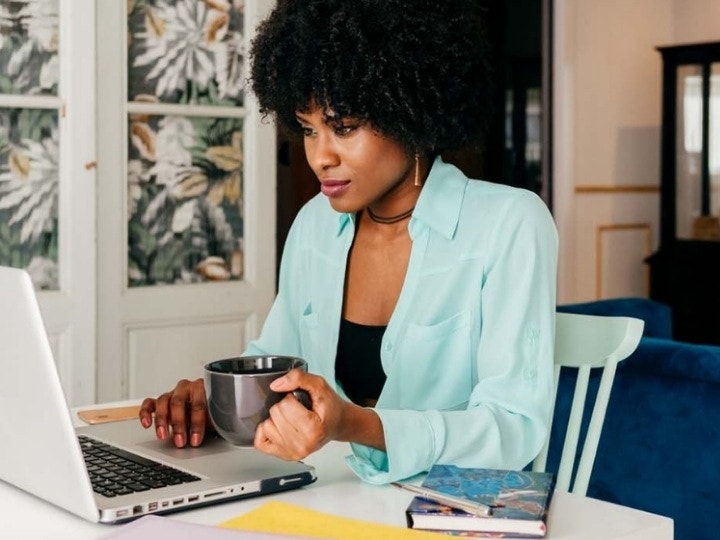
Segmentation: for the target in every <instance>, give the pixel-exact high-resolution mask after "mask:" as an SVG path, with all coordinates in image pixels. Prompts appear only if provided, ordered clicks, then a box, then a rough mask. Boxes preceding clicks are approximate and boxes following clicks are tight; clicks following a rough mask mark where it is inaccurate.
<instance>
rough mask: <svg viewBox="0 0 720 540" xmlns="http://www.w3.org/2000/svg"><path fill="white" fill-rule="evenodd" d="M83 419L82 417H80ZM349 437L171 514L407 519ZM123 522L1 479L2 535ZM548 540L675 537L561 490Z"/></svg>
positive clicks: (72, 534) (211, 520)
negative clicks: (352, 462) (350, 463)
mask: <svg viewBox="0 0 720 540" xmlns="http://www.w3.org/2000/svg"><path fill="white" fill-rule="evenodd" d="M78 423H80V422H79V421H78ZM348 453H349V446H348V445H347V444H344V443H331V444H329V445H327V446H326V447H325V448H323V449H322V450H320V451H319V452H317V453H316V454H314V455H312V456H310V457H309V458H308V459H307V460H306V461H307V462H308V463H310V464H312V465H314V466H315V467H316V468H317V473H318V480H317V482H315V483H314V484H312V485H310V486H306V487H303V488H300V489H297V490H294V491H288V492H284V493H280V494H275V495H268V496H263V497H257V498H252V499H245V500H242V501H237V502H227V503H223V504H218V505H215V506H211V507H207V508H201V509H198V510H189V511H186V512H180V513H177V514H172V515H171V516H169V517H170V519H176V520H182V521H187V522H191V523H202V524H216V523H220V522H222V521H226V520H228V519H230V518H233V517H235V516H238V515H240V514H243V513H245V512H247V511H249V510H252V509H254V508H257V507H258V506H260V505H262V504H264V503H265V502H267V501H269V500H280V501H285V502H288V503H293V504H296V505H300V506H304V507H306V508H311V509H314V510H318V511H322V512H328V513H331V514H335V515H338V516H344V517H352V518H356V519H363V520H367V521H373V522H378V523H384V524H388V525H397V526H400V527H404V526H405V516H404V512H405V508H406V507H407V505H408V503H409V502H410V500H411V499H412V495H411V494H409V493H406V492H404V491H401V490H399V489H397V488H393V487H390V486H372V485H368V484H365V483H363V482H361V481H360V480H359V479H358V478H357V477H356V476H355V475H354V474H353V473H352V472H351V471H350V469H349V468H348V467H347V466H346V465H345V461H344V459H343V457H344V456H345V455H346V454H348ZM117 527H118V525H99V524H95V523H89V522H86V521H83V520H82V519H81V518H78V517H76V516H75V515H73V514H70V513H68V512H66V511H64V510H61V509H60V508H57V507H55V506H53V505H50V504H48V503H45V502H44V501H42V500H40V499H37V498H36V497H34V496H32V495H29V494H27V493H25V492H23V491H20V490H18V489H16V488H14V487H13V486H10V485H8V484H5V483H4V482H2V481H0V537H2V538H8V539H13V540H31V539H32V540H35V539H38V540H39V539H47V538H53V539H58V540H59V539H68V540H70V539H72V540H90V539H98V538H102V537H103V536H105V535H107V534H110V533H111V532H113V531H114V530H116V528H117ZM547 538H548V539H549V540H561V539H563V540H566V539H578V540H610V539H613V538H617V539H620V538H622V539H623V540H671V539H672V538H673V522H672V519H670V518H667V517H662V516H657V515H654V514H649V513H647V512H641V511H639V510H633V509H630V508H626V507H623V506H618V505H615V504H610V503H606V502H603V501H598V500H596V499H590V498H587V497H581V496H578V495H573V494H570V493H563V492H557V493H556V494H555V495H554V497H553V501H552V504H551V507H550V515H549V522H548V536H547Z"/></svg>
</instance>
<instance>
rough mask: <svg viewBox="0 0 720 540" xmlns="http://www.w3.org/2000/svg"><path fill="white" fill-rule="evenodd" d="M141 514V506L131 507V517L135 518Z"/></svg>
mask: <svg viewBox="0 0 720 540" xmlns="http://www.w3.org/2000/svg"><path fill="white" fill-rule="evenodd" d="M141 512H142V505H140V504H136V505H135V506H133V516H137V515H138V514H139V513H141Z"/></svg>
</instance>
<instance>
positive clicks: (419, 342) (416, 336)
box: [397, 311, 475, 410]
mask: <svg viewBox="0 0 720 540" xmlns="http://www.w3.org/2000/svg"><path fill="white" fill-rule="evenodd" d="M472 323H473V320H472V313H471V312H470V311H463V312H460V313H457V314H455V315H453V316H451V317H448V318H446V319H443V320H442V321H440V322H438V323H436V324H431V325H420V324H409V325H408V327H407V332H406V335H405V339H404V340H403V343H402V345H401V349H400V351H398V352H399V354H398V356H397V361H398V366H397V367H398V370H397V372H398V374H399V375H400V377H401V378H402V380H400V381H398V383H399V384H398V387H399V388H400V395H401V398H400V402H401V406H402V407H403V408H409V409H418V410H449V409H456V408H460V407H461V406H462V405H463V404H465V403H467V401H468V398H469V396H470V392H471V390H472V381H473V377H472V371H473V369H474V368H475V361H474V356H473V354H472V351H471V349H472V343H471V341H472V339H471V332H472V327H473V324H472Z"/></svg>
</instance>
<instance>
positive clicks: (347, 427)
mask: <svg viewBox="0 0 720 540" xmlns="http://www.w3.org/2000/svg"><path fill="white" fill-rule="evenodd" d="M337 440H339V441H343V442H352V443H357V444H362V445H365V446H369V447H371V448H376V449H378V450H381V451H385V433H384V431H383V425H382V421H381V420H380V417H379V416H378V415H377V413H376V412H375V411H374V410H373V409H370V408H366V407H360V406H359V405H355V404H354V403H350V402H346V403H345V407H344V411H343V418H342V421H341V424H340V430H339V433H338V437H337Z"/></svg>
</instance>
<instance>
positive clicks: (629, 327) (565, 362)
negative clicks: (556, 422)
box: [533, 313, 645, 495]
mask: <svg viewBox="0 0 720 540" xmlns="http://www.w3.org/2000/svg"><path fill="white" fill-rule="evenodd" d="M644 326H645V322H644V321H642V320H641V319H636V318H633V317H605V316H603V317H600V316H596V315H578V314H574V313H557V316H556V319H555V394H554V396H553V401H554V400H555V398H556V396H557V387H558V382H559V379H560V369H561V368H562V367H569V368H577V370H578V374H577V380H576V382H575V393H574V394H573V400H572V406H571V408H570V417H569V419H568V425H567V429H566V431H565V442H564V443H563V448H562V454H561V458H560V466H559V468H558V472H557V482H556V489H559V490H561V491H571V492H572V493H578V494H580V495H585V494H586V492H587V488H588V482H589V481H590V473H591V472H592V468H593V463H594V462H595V454H596V452H597V447H598V442H599V441H600V432H601V431H602V426H603V421H604V420H605V411H606V410H607V405H608V400H609V398H610V390H611V388H612V384H613V380H614V378H615V370H616V368H617V364H618V362H620V361H621V360H624V359H625V358H627V357H628V356H630V355H631V354H632V352H633V351H634V350H635V349H636V348H637V346H638V343H639V342H640V337H641V336H642V332H643V327H644ZM591 368H603V372H602V376H601V378H600V385H599V387H598V391H597V395H596V397H595V404H594V406H593V409H592V415H591V417H590V423H589V425H588V429H587V433H586V435H585V442H584V443H583V447H582V453H581V454H580V459H579V461H578V466H577V472H576V474H575V481H574V483H573V487H572V489H570V480H571V478H572V475H573V469H574V465H575V455H576V452H577V447H578V439H579V437H580V424H581V422H582V417H583V409H584V408H585V398H586V395H587V389H588V380H589V377H590V369H591ZM549 443H550V434H548V437H547V439H546V440H545V444H544V445H543V448H542V450H541V451H540V454H538V456H537V457H536V458H535V460H534V461H533V470H534V471H544V470H545V466H546V462H547V455H548V446H549Z"/></svg>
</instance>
